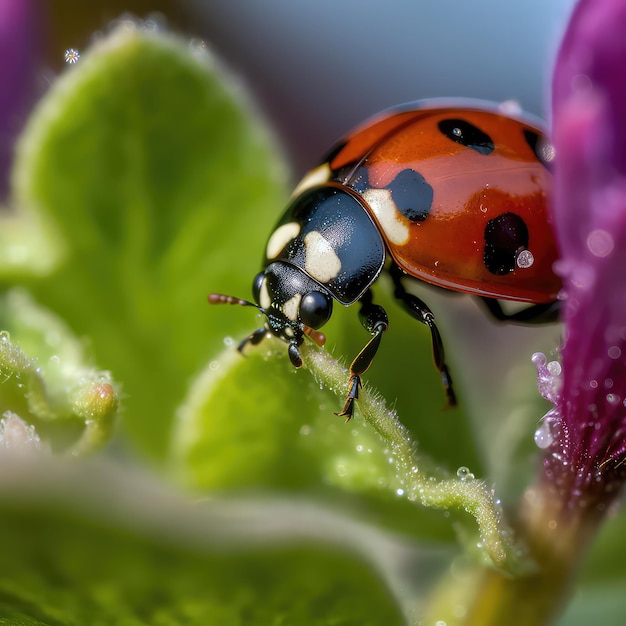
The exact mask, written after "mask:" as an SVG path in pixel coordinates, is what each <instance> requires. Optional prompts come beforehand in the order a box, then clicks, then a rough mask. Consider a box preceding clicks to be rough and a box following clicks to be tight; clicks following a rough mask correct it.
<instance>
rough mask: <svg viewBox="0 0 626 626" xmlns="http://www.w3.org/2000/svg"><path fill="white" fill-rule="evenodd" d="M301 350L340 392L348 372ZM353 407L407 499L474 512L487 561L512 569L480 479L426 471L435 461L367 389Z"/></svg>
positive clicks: (505, 536)
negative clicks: (385, 449)
mask: <svg viewBox="0 0 626 626" xmlns="http://www.w3.org/2000/svg"><path fill="white" fill-rule="evenodd" d="M301 352H302V356H303V357H304V360H305V363H306V366H307V367H308V368H309V369H310V370H311V372H312V373H313V375H314V376H315V378H316V379H317V380H318V381H319V382H321V383H322V384H324V385H325V386H327V387H329V388H330V389H331V390H333V391H335V393H337V394H338V395H340V394H342V393H344V391H345V387H346V381H347V380H348V372H347V371H346V370H345V369H344V368H343V367H342V366H340V365H339V363H337V362H336V361H335V360H333V359H332V358H331V356H330V355H329V354H328V353H326V352H324V351H323V350H320V349H318V348H315V347H314V346H310V345H304V346H302V348H301ZM358 407H359V411H360V415H361V416H362V418H363V420H364V421H365V422H367V423H369V424H370V425H371V426H372V427H373V428H374V429H375V430H376V432H377V433H378V434H379V435H380V436H381V437H382V438H383V440H384V441H386V442H387V443H388V444H389V447H390V449H391V451H392V455H393V458H394V461H395V463H396V467H397V473H398V476H400V477H402V478H403V481H404V484H403V488H404V491H405V494H406V497H407V498H408V499H409V500H411V501H413V502H419V503H420V504H422V505H423V506H429V507H437V508H445V509H449V508H458V509H462V510H464V511H466V512H467V513H469V514H470V515H472V516H474V518H475V519H476V522H477V524H478V529H479V534H480V539H481V543H482V548H483V549H484V550H485V552H486V553H487V555H488V556H489V558H490V559H491V561H492V562H493V563H494V564H495V565H496V566H498V567H503V568H506V569H507V570H508V571H509V572H510V571H511V570H515V569H517V568H518V567H519V562H518V560H517V557H518V556H519V553H518V552H517V551H516V550H515V549H514V546H513V545H512V541H511V533H510V532H508V530H507V529H506V527H505V524H504V522H503V520H502V515H501V511H500V508H499V507H498V505H497V504H496V501H495V498H494V494H493V492H492V491H491V490H490V489H488V488H487V487H486V485H485V484H484V482H482V481H480V480H476V479H475V478H474V476H473V475H471V474H469V473H468V474H467V475H466V476H463V477H459V478H444V479H442V478H439V477H436V476H435V475H434V473H430V469H429V468H431V467H434V464H433V463H432V461H430V460H428V459H425V458H424V457H420V456H418V454H417V445H416V443H415V442H414V441H413V440H412V438H411V435H410V433H409V431H408V429H407V428H406V427H405V426H404V425H403V424H402V423H401V422H400V420H399V419H398V416H397V414H396V413H395V411H392V410H390V409H388V408H387V406H386V405H385V403H384V401H383V400H382V399H380V398H379V397H377V396H375V395H374V394H373V393H371V392H370V391H369V390H368V389H367V388H363V389H362V390H361V393H360V394H359V399H358Z"/></svg>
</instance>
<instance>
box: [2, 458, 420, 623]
mask: <svg viewBox="0 0 626 626" xmlns="http://www.w3.org/2000/svg"><path fill="white" fill-rule="evenodd" d="M7 472H9V473H12V474H13V475H18V476H19V478H18V479H17V480H16V479H14V480H12V481H8V480H3V481H1V484H0V534H1V536H2V538H3V545H4V547H3V556H2V559H1V561H0V623H3V622H2V620H5V622H4V623H23V624H37V623H41V624H49V625H56V624H94V625H97V624H137V625H139V624H154V625H161V624H163V625H165V624H183V623H193V624H240V623H248V624H278V623H281V624H300V625H302V626H306V625H307V624H320V625H321V624H329V623H332V624H372V625H374V624H403V623H405V619H404V618H403V616H402V613H401V611H400V608H399V606H398V601H397V600H396V599H394V598H393V597H392V596H391V594H390V592H389V591H388V588H387V587H388V585H389V584H392V583H395V584H396V585H397V583H398V582H399V581H401V578H400V572H401V569H400V568H401V563H402V561H403V559H402V558H401V555H402V554H404V555H411V554H412V552H411V550H410V549H407V548H406V546H402V544H400V543H398V542H394V541H393V540H392V539H389V538H385V537H383V536H380V537H378V538H376V534H375V533H374V531H372V530H371V529H367V528H366V527H363V526H360V525H358V524H356V523H354V522H350V521H349V520H346V519H343V518H341V517H339V516H336V515H331V514H329V513H327V512H325V511H324V510H323V509H319V508H316V507H314V506H311V505H309V506H304V507H302V508H301V510H299V509H298V507H297V506H295V505H294V504H291V505H289V506H285V505H281V504H280V503H278V502H275V503H271V502H270V503H265V504H264V503H262V502H260V501H256V502H255V501H248V502H246V501H240V502H233V501H231V502H229V503H228V502H225V503H219V502H217V503H215V502H214V503H211V504H207V505H193V506H192V505H190V504H189V503H188V502H186V501H184V500H182V499H181V498H178V497H173V496H171V495H170V494H166V493H163V492H162V491H161V490H160V489H156V488H155V485H153V484H151V483H149V482H147V481H145V479H144V480H139V479H138V478H137V477H136V476H133V473H132V470H129V469H128V468H127V469H126V471H125V472H119V471H118V472H112V471H111V469H110V468H107V467H106V466H102V465H89V464H83V466H82V467H81V468H78V467H77V466H74V467H71V466H66V467H64V466H59V465H58V464H41V465H33V464H14V465H13V466H10V465H6V464H3V466H2V476H6V475H7ZM359 546H360V547H359ZM367 546H369V547H367ZM412 556H413V557H415V555H414V554H412ZM389 557H392V560H393V561H395V562H396V565H392V566H391V567H389V566H388V565H385V562H387V563H388V562H389ZM366 560H367V561H369V564H368V563H366ZM404 561H405V563H406V562H407V559H406V558H405V559H404ZM392 572H393V573H392ZM389 576H391V578H389ZM385 579H387V580H385ZM404 587H406V589H408V588H409V587H410V585H404ZM396 594H398V595H402V592H401V591H400V590H399V589H396ZM404 602H406V603H407V605H406V606H409V604H410V602H409V600H408V599H406V598H405V599H403V600H402V603H404ZM404 608H406V607H404Z"/></svg>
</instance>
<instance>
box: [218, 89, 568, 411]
mask: <svg viewBox="0 0 626 626" xmlns="http://www.w3.org/2000/svg"><path fill="white" fill-rule="evenodd" d="M550 158H551V150H550V146H549V144H548V143H547V141H546V140H545V137H544V135H543V133H542V131H541V130H540V129H539V128H538V125H537V124H536V123H535V121H533V120H531V119H530V118H528V117H522V116H514V117H511V116H509V115H507V114H504V113H503V112H502V110H501V108H499V107H498V106H497V105H494V104H491V103H484V102H480V101H462V102H459V101H456V102H450V101H441V100H435V101H433V100H424V101H418V102H414V103H410V104H408V105H403V106H400V107H396V108H393V109H390V110H387V111H384V112H383V113H381V114H379V115H378V116H376V117H374V118H373V119H371V120H369V121H368V122H366V123H365V124H364V125H362V126H361V127H359V128H357V129H356V130H355V131H354V132H353V133H352V134H350V135H348V136H347V137H346V138H345V139H344V140H343V141H341V142H340V143H339V144H337V146H336V147H335V148H334V149H333V150H332V151H331V152H329V153H328V155H327V156H326V158H325V159H324V160H323V161H322V163H321V165H319V166H318V167H316V168H314V169H313V170H311V171H310V172H309V173H308V174H307V175H306V176H305V177H304V179H303V180H302V181H301V182H300V184H299V185H298V186H297V188H296V190H295V192H294V194H293V196H292V198H291V201H290V203H289V205H288V207H287V209H286V211H285V213H284V214H283V217H282V218H281V219H280V221H279V222H278V224H277V225H276V227H275V228H274V230H273V232H272V234H271V235H270V237H269V240H268V242H267V246H266V249H265V263H264V269H263V271H261V272H260V273H259V274H258V275H257V276H256V278H255V279H254V282H253V294H254V300H255V303H256V304H254V303H252V302H248V301H246V300H240V299H238V298H234V297H232V296H224V295H221V294H211V295H210V296H209V301H210V302H212V303H229V304H242V305H247V306H255V307H257V308H258V309H259V310H260V311H261V312H262V313H263V314H264V315H265V316H266V322H265V325H264V326H263V327H262V328H259V329H258V330H256V331H254V332H253V333H252V334H251V335H250V336H249V337H247V338H246V339H244V340H243V341H242V342H241V344H240V345H239V350H240V351H241V350H243V348H244V346H245V345H246V344H248V343H251V344H258V343H259V342H260V341H261V340H262V339H263V338H265V337H266V336H268V335H270V334H272V335H275V336H277V337H280V338H281V339H283V340H284V341H285V342H287V344H288V354H289V358H290V360H291V362H292V363H293V365H294V366H295V367H300V366H301V365H302V359H301V358H300V351H299V346H300V345H302V343H303V341H304V336H305V335H308V336H309V337H311V338H312V339H313V340H314V341H316V343H318V344H319V345H322V344H323V343H324V335H323V334H322V333H320V332H318V329H319V328H321V327H322V326H323V325H324V324H325V323H326V322H327V321H328V320H329V318H330V316H331V313H332V307H333V300H337V301H338V302H339V303H340V304H342V305H344V306H350V305H351V304H354V303H356V302H358V303H359V305H360V311H359V317H360V320H361V324H362V325H363V326H364V328H365V329H366V330H367V331H368V332H369V333H370V334H371V339H370V340H369V342H368V343H367V344H366V345H365V347H364V348H363V349H362V350H361V352H359V354H358V355H357V356H356V358H355V359H354V361H353V362H352V365H351V366H350V381H349V384H348V393H347V396H346V401H345V404H344V406H343V408H342V410H341V411H340V412H339V413H338V415H341V416H345V417H346V418H347V420H349V419H350V418H351V417H352V415H353V412H354V403H355V400H356V399H357V398H358V393H359V387H360V385H361V376H362V374H363V373H364V372H365V371H366V370H367V369H368V367H369V366H370V364H371V363H372V360H373V358H374V356H375V354H376V351H377V350H378V347H379V345H380V341H381V338H382V334H383V332H384V331H386V330H387V328H388V326H389V321H388V317H387V314H386V312H385V310H384V309H383V308H382V307H381V306H379V305H377V304H375V303H374V302H373V297H372V291H371V287H372V285H373V284H374V283H375V282H376V280H377V278H378V277H379V275H380V274H381V272H382V271H383V269H384V270H385V271H388V272H389V274H390V276H391V279H392V281H393V285H394V295H395V297H396V298H397V299H398V300H399V301H400V303H401V304H402V305H403V307H404V308H405V310H406V311H407V312H408V313H409V314H410V315H411V316H412V317H414V318H416V319H417V320H418V321H420V322H422V323H423V324H425V325H426V326H428V328H429V329H430V332H431V336H432V346H433V356H434V361H435V367H436V368H437V369H438V370H439V372H440V373H441V377H442V383H443V387H444V389H445V391H446V396H447V402H448V404H449V405H455V404H456V396H455V393H454V390H453V386H452V379H451V377H450V373H449V371H448V367H447V365H446V362H445V356H444V349H443V343H442V340H441V336H440V334H439V331H438V329H437V326H436V324H435V319H434V315H433V313H432V311H431V310H430V309H429V308H428V306H427V305H426V304H425V303H424V302H423V301H422V300H420V299H419V298H418V297H416V296H415V295H413V294H412V293H409V292H408V291H407V290H406V289H405V286H404V284H403V281H404V280H405V279H407V278H410V277H412V278H415V279H419V280H422V281H425V282H427V283H430V284H432V285H437V286H439V287H443V288H446V289H451V290H454V291H460V292H464V293H469V294H473V295H476V296H478V297H480V298H481V299H482V301H483V302H484V303H485V304H486V306H487V309H488V310H489V312H490V313H491V314H492V315H493V316H494V317H495V318H496V319H498V320H502V321H511V322H518V323H543V322H550V321H554V320H556V319H557V317H558V312H559V302H558V300H557V294H558V292H559V290H560V288H561V281H560V279H559V277H558V276H556V274H555V273H554V271H553V269H552V268H553V264H554V262H555V261H556V259H557V247H556V242H555V239H554V234H553V231H552V228H551V223H550V215H549V213H548V208H547V200H548V194H549V192H550V187H551V175H550V171H549V161H550ZM500 299H502V300H514V301H518V302H525V303H528V306H527V307H525V308H523V309H522V310H520V311H518V312H517V313H514V314H506V313H505V312H504V311H503V310H502V307H501V306H500V303H499V300H500Z"/></svg>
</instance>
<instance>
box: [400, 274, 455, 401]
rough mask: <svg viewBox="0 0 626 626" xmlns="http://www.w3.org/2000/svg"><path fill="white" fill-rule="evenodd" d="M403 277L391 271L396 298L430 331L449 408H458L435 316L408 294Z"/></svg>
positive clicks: (415, 297) (416, 298)
mask: <svg viewBox="0 0 626 626" xmlns="http://www.w3.org/2000/svg"><path fill="white" fill-rule="evenodd" d="M402 276H403V274H402V272H401V270H400V269H399V268H398V267H397V266H395V267H394V268H393V269H392V271H391V277H392V279H393V284H394V287H395V289H394V296H395V297H396V298H398V300H400V302H402V304H403V305H404V308H405V309H406V311H407V312H408V313H409V315H410V316H411V317H414V318H415V319H416V320H418V321H420V322H422V324H426V326H428V328H429V329H430V335H431V339H432V346H433V360H434V362H435V367H436V368H437V369H438V370H439V372H440V373H441V384H442V386H443V388H444V391H445V392H446V399H447V403H448V406H456V405H457V401H456V394H455V393H454V388H453V387H452V377H451V376H450V371H449V370H448V366H447V365H446V357H445V353H444V349H443V341H442V340H441V335H440V334H439V329H438V328H437V325H436V324H435V316H434V314H433V312H432V311H431V310H430V309H429V308H428V306H427V305H426V303H425V302H423V301H422V300H420V299H419V298H418V297H417V296H415V295H413V294H412V293H408V292H407V290H406V289H405V288H404V285H403V284H402V282H401V278H402Z"/></svg>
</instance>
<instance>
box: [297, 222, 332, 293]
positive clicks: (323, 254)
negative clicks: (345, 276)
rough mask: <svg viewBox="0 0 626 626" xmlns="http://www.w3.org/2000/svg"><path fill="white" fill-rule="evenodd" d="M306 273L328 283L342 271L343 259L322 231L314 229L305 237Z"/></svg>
mask: <svg viewBox="0 0 626 626" xmlns="http://www.w3.org/2000/svg"><path fill="white" fill-rule="evenodd" d="M304 245H305V247H306V258H305V261H304V269H305V271H306V273H307V274H308V275H309V276H311V278H314V279H315V280H318V281H319V282H320V283H328V282H330V281H331V280H332V279H333V278H336V277H337V276H338V274H339V272H340V271H341V260H340V259H339V257H338V256H337V254H336V252H335V251H334V250H333V247H332V245H331V244H330V242H329V241H328V240H327V239H325V238H324V236H323V235H322V233H320V232H319V231H317V230H313V231H311V232H310V233H307V235H306V236H305V238H304Z"/></svg>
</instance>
